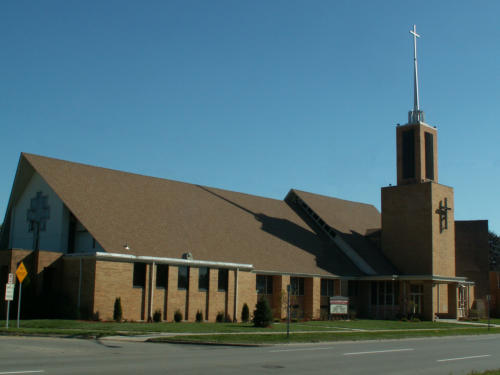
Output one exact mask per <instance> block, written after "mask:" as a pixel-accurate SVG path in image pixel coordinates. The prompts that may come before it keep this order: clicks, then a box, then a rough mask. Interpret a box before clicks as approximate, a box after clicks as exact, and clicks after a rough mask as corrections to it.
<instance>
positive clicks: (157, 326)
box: [0, 319, 466, 334]
mask: <svg viewBox="0 0 500 375" xmlns="http://www.w3.org/2000/svg"><path fill="white" fill-rule="evenodd" d="M9 325H10V328H9V329H13V327H15V326H16V321H15V320H11V321H10V322H9ZM4 327H5V321H0V332H1V331H4V330H5V328H4ZM20 327H21V328H23V329H48V330H50V329H52V330H61V329H66V330H85V331H117V332H120V331H123V332H132V333H137V334H140V333H147V332H174V333H175V332H180V333H185V332H193V333H227V332H239V333H253V332H286V324H285V323H274V324H273V325H272V326H271V327H270V328H255V327H253V325H252V324H251V323H130V322H123V323H116V322H88V321H78V320H55V319H54V320H23V321H21V322H20ZM465 327H466V326H463V325H459V324H452V323H439V322H400V321H393V320H354V321H341V320H338V321H315V322H300V323H291V324H290V331H292V332H298V331H332V330H335V331H337V330H340V331H352V330H395V329H396V330H415V329H443V328H465Z"/></svg>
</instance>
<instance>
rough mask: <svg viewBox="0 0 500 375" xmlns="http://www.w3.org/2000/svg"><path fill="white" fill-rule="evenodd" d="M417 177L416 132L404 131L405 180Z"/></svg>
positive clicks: (411, 130)
mask: <svg viewBox="0 0 500 375" xmlns="http://www.w3.org/2000/svg"><path fill="white" fill-rule="evenodd" d="M414 177H415V131H414V130H413V129H410V130H405V131H403V178H414Z"/></svg>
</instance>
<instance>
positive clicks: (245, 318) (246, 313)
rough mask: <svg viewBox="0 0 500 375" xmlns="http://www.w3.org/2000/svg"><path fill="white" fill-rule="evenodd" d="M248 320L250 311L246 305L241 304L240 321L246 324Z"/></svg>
mask: <svg viewBox="0 0 500 375" xmlns="http://www.w3.org/2000/svg"><path fill="white" fill-rule="evenodd" d="M249 319H250V311H249V310H248V305H247V304H246V303H244V304H243V308H242V309H241V321H242V322H243V323H246V322H248V320H249Z"/></svg>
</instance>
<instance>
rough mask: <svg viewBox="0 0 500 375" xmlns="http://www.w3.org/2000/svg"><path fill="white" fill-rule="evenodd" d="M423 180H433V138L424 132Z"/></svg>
mask: <svg viewBox="0 0 500 375" xmlns="http://www.w3.org/2000/svg"><path fill="white" fill-rule="evenodd" d="M425 178H428V179H429V180H434V136H433V135H432V134H431V133H427V132H425Z"/></svg>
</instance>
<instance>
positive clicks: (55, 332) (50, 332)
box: [0, 327, 128, 338]
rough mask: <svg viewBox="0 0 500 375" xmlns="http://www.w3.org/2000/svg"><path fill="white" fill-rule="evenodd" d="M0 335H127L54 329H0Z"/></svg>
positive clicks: (114, 332)
mask: <svg viewBox="0 0 500 375" xmlns="http://www.w3.org/2000/svg"><path fill="white" fill-rule="evenodd" d="M0 335H7V336H61V337H68V338H70V337H74V338H94V337H103V336H118V335H128V333H124V332H117V331H110V330H83V329H65V328H63V329H54V328H9V329H6V328H5V327H4V328H0Z"/></svg>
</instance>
